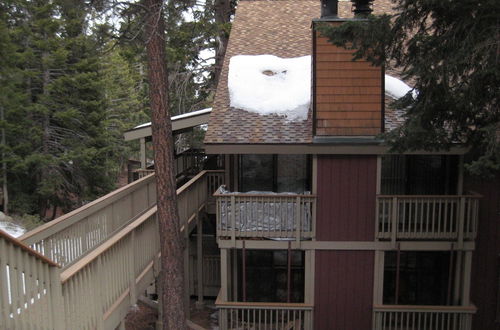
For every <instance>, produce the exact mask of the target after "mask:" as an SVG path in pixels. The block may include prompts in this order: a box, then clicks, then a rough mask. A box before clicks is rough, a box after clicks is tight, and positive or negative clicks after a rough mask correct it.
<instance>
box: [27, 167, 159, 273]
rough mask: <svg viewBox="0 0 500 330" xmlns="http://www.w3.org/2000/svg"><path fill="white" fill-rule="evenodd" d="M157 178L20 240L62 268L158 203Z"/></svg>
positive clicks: (100, 200) (144, 180)
mask: <svg viewBox="0 0 500 330" xmlns="http://www.w3.org/2000/svg"><path fill="white" fill-rule="evenodd" d="M155 184H156V182H155V176H154V174H151V175H148V176H146V177H144V178H142V179H140V180H137V181H135V182H133V183H130V184H128V185H126V186H124V187H122V188H119V189H117V190H115V191H113V192H111V193H109V194H107V195H105V196H103V197H101V198H98V199H97V200H95V201H93V202H91V203H88V204H86V205H84V206H82V207H80V208H78V209H76V210H74V211H72V212H70V213H68V214H65V215H63V216H61V217H59V218H58V219H56V220H53V221H51V222H49V223H46V224H44V225H42V226H40V227H38V228H35V229H34V230H32V231H30V232H28V233H26V234H24V235H23V236H21V238H20V240H22V241H23V243H25V244H26V245H29V246H30V247H31V248H33V249H34V250H36V251H38V252H39V253H41V254H43V255H45V256H46V257H47V258H49V259H52V260H53V261H55V262H57V263H59V264H60V265H61V266H62V267H63V268H64V267H67V266H68V265H70V264H72V263H73V262H76V260H78V259H79V258H81V257H82V256H84V255H85V254H87V253H89V252H90V251H91V250H92V249H93V248H95V247H96V246H98V245H99V244H101V243H103V242H104V241H105V240H106V239H107V238H108V237H110V236H111V235H112V234H113V233H114V232H116V231H117V230H119V229H120V228H121V227H123V226H124V225H126V224H127V223H129V222H131V221H133V219H135V218H137V217H138V216H140V215H141V214H142V213H143V212H145V211H146V210H148V209H149V208H150V207H151V206H152V205H153V204H154V202H155V201H156V196H155V195H156V189H155Z"/></svg>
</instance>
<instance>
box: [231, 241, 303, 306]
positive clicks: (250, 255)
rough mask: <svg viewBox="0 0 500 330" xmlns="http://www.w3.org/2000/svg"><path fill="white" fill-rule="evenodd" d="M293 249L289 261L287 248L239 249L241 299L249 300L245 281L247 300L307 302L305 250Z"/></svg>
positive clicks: (239, 289) (239, 298)
mask: <svg viewBox="0 0 500 330" xmlns="http://www.w3.org/2000/svg"><path fill="white" fill-rule="evenodd" d="M290 252H291V255H290V264H288V251H287V250H245V251H243V250H238V300H239V301H244V300H245V299H244V297H243V286H244V285H245V295H246V297H245V298H246V301H251V302H287V301H288V300H289V302H304V252H303V251H297V250H294V251H290ZM243 253H245V261H246V262H245V267H244V268H243ZM289 267H290V278H288V275H289V273H288V269H289ZM243 271H244V272H245V278H243ZM289 289H290V291H288V290H289Z"/></svg>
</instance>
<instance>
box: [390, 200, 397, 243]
mask: <svg viewBox="0 0 500 330" xmlns="http://www.w3.org/2000/svg"><path fill="white" fill-rule="evenodd" d="M397 232H398V198H397V197H393V198H392V209H391V244H392V247H393V248H395V247H396V238H397Z"/></svg>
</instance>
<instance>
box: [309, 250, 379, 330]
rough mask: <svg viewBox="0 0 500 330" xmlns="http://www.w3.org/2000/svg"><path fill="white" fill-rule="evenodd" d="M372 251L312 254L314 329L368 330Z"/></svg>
mask: <svg viewBox="0 0 500 330" xmlns="http://www.w3.org/2000/svg"><path fill="white" fill-rule="evenodd" d="M374 256H375V253H374V252H373V251H316V260H315V265H316V269H315V294H314V329H317V330H323V329H324V330H369V329H371V326H372V303H373V267H374Z"/></svg>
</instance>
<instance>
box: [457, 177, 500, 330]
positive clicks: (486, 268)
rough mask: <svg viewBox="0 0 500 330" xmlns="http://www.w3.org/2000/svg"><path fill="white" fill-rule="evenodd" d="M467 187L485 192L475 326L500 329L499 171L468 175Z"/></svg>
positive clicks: (475, 271) (476, 261)
mask: <svg viewBox="0 0 500 330" xmlns="http://www.w3.org/2000/svg"><path fill="white" fill-rule="evenodd" d="M464 188H465V190H466V191H467V190H471V191H475V192H477V193H480V194H481V195H483V198H482V199H481V200H480V208H479V230H478V235H477V239H476V242H477V245H476V250H475V251H474V254H473V257H472V260H473V263H472V283H471V301H472V303H474V304H475V305H476V306H477V314H476V315H475V316H474V318H473V327H472V328H473V329H474V330H481V329H492V330H493V329H500V315H497V311H498V310H500V306H499V304H500V287H499V286H500V283H499V278H500V173H499V174H497V175H496V177H495V179H493V180H483V181H481V180H477V179H473V178H467V179H466V180H465V185H464Z"/></svg>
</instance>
